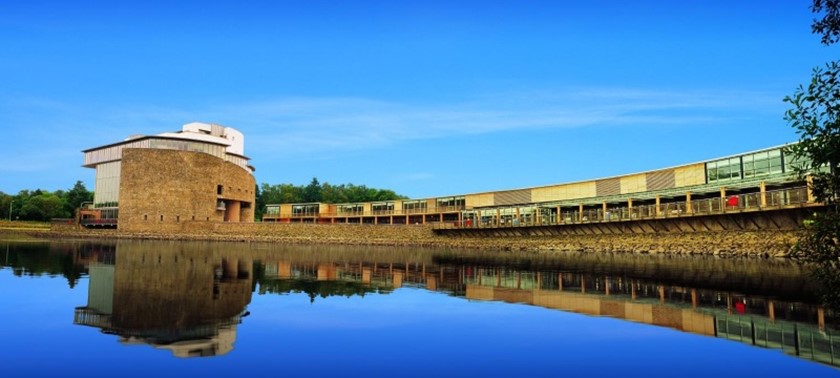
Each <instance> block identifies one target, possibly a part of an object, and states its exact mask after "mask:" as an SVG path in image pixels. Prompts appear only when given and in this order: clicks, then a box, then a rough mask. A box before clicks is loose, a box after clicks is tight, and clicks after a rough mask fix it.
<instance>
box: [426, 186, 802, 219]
mask: <svg viewBox="0 0 840 378" xmlns="http://www.w3.org/2000/svg"><path fill="white" fill-rule="evenodd" d="M689 204H690V206H689ZM808 204H813V203H811V202H809V201H808V189H807V188H806V187H795V188H789V189H780V190H773V191H766V192H764V193H758V192H756V193H743V194H737V195H730V196H727V197H724V198H721V197H715V198H704V199H696V200H692V201H690V202H688V201H679V202H667V203H660V204H659V205H658V206H657V205H655V204H651V205H640V206H632V207H630V206H615V205H614V204H612V205H608V207H607V210H606V211H604V209H603V208H599V209H592V208H589V209H584V210H583V212H581V211H580V210H569V211H561V212H560V213H557V212H556V211H552V208H545V207H539V206H536V207H534V208H535V210H534V212H533V213H530V212H529V213H521V214H520V215H519V217H518V218H517V217H515V216H511V215H502V216H499V217H497V216H489V217H488V216H483V217H482V218H481V219H475V218H469V217H466V219H462V220H460V221H455V222H438V223H434V224H433V225H432V226H433V228H435V229H456V228H508V227H532V226H553V225H564V224H582V223H603V222H621V221H633V220H645V219H664V218H678V217H690V216H697V215H709V214H726V213H737V212H748V211H763V210H772V209H781V208H790V207H801V206H805V205H808ZM484 210H486V209H484ZM478 212H479V211H478V210H476V213H478Z"/></svg>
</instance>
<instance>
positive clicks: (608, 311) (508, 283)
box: [259, 254, 840, 366]
mask: <svg viewBox="0 0 840 378" xmlns="http://www.w3.org/2000/svg"><path fill="white" fill-rule="evenodd" d="M607 259H608V260H611V261H604V258H603V257H591V255H587V254H571V255H566V256H557V257H554V258H547V259H546V258H543V260H542V261H540V262H539V264H534V263H533V262H532V261H529V262H528V263H526V264H521V263H517V262H511V261H509V259H507V258H502V259H501V260H495V259H494V258H493V257H490V258H487V257H486V256H485V257H483V258H481V259H471V258H465V257H463V256H458V257H455V258H451V256H449V257H443V258H441V257H436V258H433V259H429V260H428V261H406V262H395V261H388V262H371V261H370V260H360V261H341V262H335V263H328V262H320V263H315V262H312V261H304V262H293V261H292V260H282V261H276V262H274V261H270V260H269V261H265V262H264V274H263V275H261V276H260V277H259V286H260V287H261V288H269V289H267V291H268V292H283V290H272V289H271V288H276V287H278V286H282V285H281V284H280V283H283V282H286V283H287V287H290V286H289V285H293V284H291V283H293V282H301V281H310V282H311V281H318V282H345V285H346V283H357V284H362V285H365V286H364V287H366V288H368V289H370V290H379V291H382V292H389V291H390V290H392V289H394V288H399V287H404V286H412V287H421V288H425V289H427V290H432V291H442V292H448V293H450V294H451V295H455V296H459V297H465V298H467V299H471V300H487V301H502V302H508V303H521V304H529V305H535V306H540V307H544V308H549V309H557V310H563V311H571V312H576V313H582V314H587V315H594V316H610V317H615V318H620V319H625V320H629V321H634V322H639V323H645V324H651V325H657V326H664V327H669V328H673V329H677V330H680V331H685V332H691V333H695V334H699V335H705V336H712V337H719V338H724V339H729V340H734V341H739V342H743V343H746V344H750V345H754V346H758V347H763V348H772V349H780V350H783V351H784V352H786V353H788V354H791V355H795V356H798V357H801V358H804V359H809V360H813V361H817V362H821V363H826V364H831V365H835V366H840V338H838V337H837V336H836V335H835V334H836V332H837V331H836V330H835V328H834V326H835V325H837V324H838V322H837V320H838V319H837V318H836V315H835V314H834V313H832V312H827V311H826V310H824V309H823V307H822V306H820V305H819V304H817V303H816V298H815V297H814V296H813V293H814V290H815V287H814V285H813V284H812V283H810V282H809V281H808V279H807V278H805V277H807V271H806V269H804V268H803V267H802V266H801V265H798V264H796V263H793V262H790V261H780V262H777V263H773V264H771V265H769V267H764V268H763V269H755V268H754V267H751V266H752V265H753V264H754V261H753V262H750V261H749V260H743V261H733V260H720V259H699V260H691V259H688V258H678V259H675V260H671V259H666V260H661V261H653V263H655V265H654V266H653V267H652V266H651V265H650V264H649V263H651V261H645V260H646V259H647V260H650V258H649V257H646V256H635V257H626V258H625V257H608V258H607ZM686 263H688V264H689V265H693V266H686V267H683V268H677V267H678V266H680V265H684V264H686ZM593 271H594V272H597V273H590V272H593ZM650 274H653V276H654V277H657V278H646V277H650V276H649V275H650ZM342 287H346V286H342ZM265 291H266V290H261V293H264V292H265ZM342 294H347V293H343V292H335V293H333V295H342ZM357 294H359V293H357ZM323 295H324V294H323V293H322V296H323ZM361 295H363V293H362V294H361ZM311 297H312V298H314V296H312V295H311Z"/></svg>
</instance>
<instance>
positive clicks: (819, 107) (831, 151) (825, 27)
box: [784, 0, 840, 309]
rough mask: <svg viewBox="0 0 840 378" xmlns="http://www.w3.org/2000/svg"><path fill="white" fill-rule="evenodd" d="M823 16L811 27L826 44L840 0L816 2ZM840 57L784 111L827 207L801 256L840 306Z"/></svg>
mask: <svg viewBox="0 0 840 378" xmlns="http://www.w3.org/2000/svg"><path fill="white" fill-rule="evenodd" d="M811 9H812V11H814V12H815V13H816V14H817V15H819V16H822V18H821V19H818V20H814V23H813V24H812V31H813V32H814V33H817V34H821V35H822V43H823V44H825V45H831V44H833V43H835V42H837V41H838V40H840V1H838V0H814V1H813V5H812V7H811ZM839 83H840V62H838V61H834V62H829V63H827V64H826V65H825V67H824V68H823V67H817V68H815V69H814V70H813V73H812V76H811V82H810V84H809V85H808V86H807V87H804V86H800V87H799V88H797V90H796V91H795V92H794V94H793V95H792V96H788V97H786V98H785V99H784V101H785V102H787V103H789V104H790V105H791V106H792V108H791V109H789V110H788V111H787V112H785V117H784V118H785V121H787V122H788V124H790V125H791V126H792V127H793V128H794V129H796V132H797V134H799V143H798V144H797V145H795V146H793V147H791V148H790V149H789V151H790V152H791V153H792V154H793V156H794V158H795V160H796V161H797V162H798V163H799V165H798V166H795V168H796V169H797V170H798V171H799V173H800V174H805V173H807V174H810V175H811V177H812V183H811V189H812V192H813V194H814V197H815V199H816V200H817V201H819V202H822V203H824V204H825V205H826V206H825V208H823V209H821V211H818V212H816V213H814V215H813V217H812V219H809V220H808V222H807V223H806V227H805V232H804V234H803V236H802V237H801V238H800V240H799V242H798V244H797V248H796V254H797V256H799V257H801V258H803V259H805V260H807V261H810V262H813V263H816V264H815V266H816V268H815V270H814V276H815V278H816V279H817V280H818V281H819V282H820V283H821V284H822V290H821V293H820V294H821V297H822V299H823V303H825V305H826V306H828V307H830V308H835V309H840V211H838V210H840V204H838V201H837V199H838V195H839V194H840V177H838V169H837V168H838V163H840V121H838V116H840V85H838V84H839Z"/></svg>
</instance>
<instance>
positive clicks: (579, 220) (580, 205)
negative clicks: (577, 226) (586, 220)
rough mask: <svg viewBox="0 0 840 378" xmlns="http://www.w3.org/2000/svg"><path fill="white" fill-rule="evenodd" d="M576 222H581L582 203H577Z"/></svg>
mask: <svg viewBox="0 0 840 378" xmlns="http://www.w3.org/2000/svg"><path fill="white" fill-rule="evenodd" d="M578 222H583V204H582V203H581V204H579V205H578Z"/></svg>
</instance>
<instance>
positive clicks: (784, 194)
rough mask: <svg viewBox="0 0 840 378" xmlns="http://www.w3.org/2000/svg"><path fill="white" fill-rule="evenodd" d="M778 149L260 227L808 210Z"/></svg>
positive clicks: (508, 222) (293, 217) (300, 207)
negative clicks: (306, 223) (610, 175)
mask: <svg viewBox="0 0 840 378" xmlns="http://www.w3.org/2000/svg"><path fill="white" fill-rule="evenodd" d="M799 165H801V162H800V161H797V160H796V159H795V158H794V157H793V156H792V155H790V154H789V153H787V152H785V149H784V146H778V147H772V148H767V149H762V150H759V151H752V152H746V153H741V154H737V155H732V156H726V157H721V158H717V159H711V160H707V161H702V162H697V163H692V164H685V165H680V166H676V167H670V168H662V169H657V170H652V171H647V172H641V173H633V174H627V175H621V176H616V177H607V178H601V179H594V180H587V181H579V182H572V183H565V184H558V185H548V186H540V187H533V188H524V189H514V190H500V191H493V192H483V193H473V194H464V195H455V196H445V197H434V198H424V199H410V200H394V201H378V202H363V203H346V204H326V203H300V204H270V205H267V207H266V209H265V215H264V216H263V221H266V222H311V223H367V224H427V223H433V224H438V225H448V226H457V227H473V228H474V227H512V226H528V225H554V224H564V223H581V222H596V221H597V222H603V221H620V220H633V219H650V218H660V217H671V216H690V215H697V214H709V213H719V212H725V211H733V210H735V211H737V210H744V209H762V208H768V207H774V206H775V207H784V206H791V205H801V204H812V203H813V198H812V196H811V193H810V191H809V190H808V188H807V185H806V182H805V181H806V179H804V178H802V177H800V175H798V174H797V173H796V169H795V168H796V167H797V166H799Z"/></svg>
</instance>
